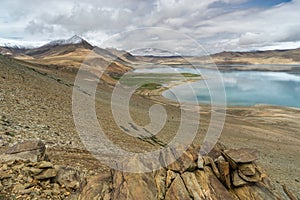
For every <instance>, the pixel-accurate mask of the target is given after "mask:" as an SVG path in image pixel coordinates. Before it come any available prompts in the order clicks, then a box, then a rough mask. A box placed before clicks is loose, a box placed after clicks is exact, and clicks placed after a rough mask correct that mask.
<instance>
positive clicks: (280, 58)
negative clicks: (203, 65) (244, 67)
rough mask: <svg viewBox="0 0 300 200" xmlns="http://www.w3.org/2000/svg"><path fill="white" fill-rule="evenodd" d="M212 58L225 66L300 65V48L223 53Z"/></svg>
mask: <svg viewBox="0 0 300 200" xmlns="http://www.w3.org/2000/svg"><path fill="white" fill-rule="evenodd" d="M211 57H212V58H213V59H214V60H215V61H216V62H217V63H223V64H235V63H241V64H299V63H300V48H298V49H289V50H270V51H253V52H221V53H217V54H214V55H211Z"/></svg>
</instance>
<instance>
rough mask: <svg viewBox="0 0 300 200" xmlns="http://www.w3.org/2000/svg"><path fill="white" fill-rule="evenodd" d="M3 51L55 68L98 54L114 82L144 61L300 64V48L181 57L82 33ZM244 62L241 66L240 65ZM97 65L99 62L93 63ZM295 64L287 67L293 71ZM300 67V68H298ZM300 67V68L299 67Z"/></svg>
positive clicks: (225, 66)
mask: <svg viewBox="0 0 300 200" xmlns="http://www.w3.org/2000/svg"><path fill="white" fill-rule="evenodd" d="M0 54H2V55H5V56H9V57H13V58H15V59H18V60H21V61H22V62H26V63H31V64H38V65H39V66H44V67H47V68H51V67H52V68H56V69H60V70H65V71H74V70H75V71H76V70H78V69H79V67H80V66H81V65H82V63H83V62H84V61H85V60H86V58H87V57H88V56H89V55H92V54H96V55H97V59H96V58H93V59H94V61H97V65H98V66H100V67H102V68H103V67H104V66H109V67H108V69H107V70H106V72H107V73H106V75H107V76H106V77H105V76H104V78H105V79H106V81H107V82H108V83H112V84H114V83H115V82H116V79H114V78H112V77H118V76H120V75H121V74H123V73H125V72H127V71H129V70H130V69H131V68H132V66H137V67H138V66H140V65H142V64H144V63H154V64H167V65H183V64H184V65H187V64H190V63H193V64H194V63H196V64H197V63H204V64H217V65H218V66H219V69H222V70H232V69H233V68H234V69H236V70H249V69H250V70H253V67H250V68H249V67H248V68H247V67H244V66H243V65H253V64H254V65H259V64H264V65H265V64H276V65H280V64H283V65H298V64H300V48H298V49H290V50H272V51H255V52H220V53H217V54H213V55H210V56H209V59H207V57H189V56H187V57H180V56H163V55H160V56H157V55H156V56H155V55H140V54H139V55H132V54H130V53H129V52H126V51H124V50H118V49H112V48H110V49H104V48H99V47H96V46H93V45H92V44H90V43H89V42H88V41H86V40H85V39H83V38H81V37H80V36H77V35H75V36H73V37H71V38H69V39H61V40H55V41H52V42H49V43H47V44H45V45H43V46H40V47H37V48H22V47H18V46H14V47H8V46H2V47H0ZM93 63H95V62H93ZM241 66H242V67H241ZM94 67H96V66H94ZM295 69H296V68H293V67H292V68H291V69H288V70H292V71H294V70H295ZM297 69H298V68H297ZM259 70H276V71H286V70H287V68H284V67H277V68H276V67H273V68H269V67H268V68H261V69H259ZM298 71H299V70H298Z"/></svg>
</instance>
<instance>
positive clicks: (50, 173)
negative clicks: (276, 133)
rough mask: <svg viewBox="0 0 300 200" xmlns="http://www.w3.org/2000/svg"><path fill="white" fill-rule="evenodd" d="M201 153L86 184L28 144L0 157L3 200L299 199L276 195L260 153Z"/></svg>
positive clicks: (217, 149)
mask: <svg viewBox="0 0 300 200" xmlns="http://www.w3.org/2000/svg"><path fill="white" fill-rule="evenodd" d="M199 149H200V148H199V147H194V146H193V147H190V148H188V149H187V150H186V151H185V152H184V154H183V155H182V156H181V157H180V159H179V160H177V161H176V162H174V163H172V164H170V165H168V166H167V167H166V168H162V169H160V170H158V171H155V172H153V173H125V172H122V171H116V170H112V171H111V173H107V174H101V175H97V176H93V177H90V178H89V179H86V177H84V176H83V175H82V173H80V171H78V170H75V169H73V168H71V167H66V166H59V165H54V164H53V163H51V162H50V160H49V158H48V156H47V154H46V147H45V145H44V144H43V143H42V142H41V141H25V142H22V143H18V144H16V145H14V146H12V147H10V148H9V149H7V150H6V151H5V152H4V153H3V154H2V155H0V161H1V162H0V199H80V200H91V199H105V200H109V199H116V200H122V199H139V200H140V199H166V200H167V199H169V200H171V199H172V200H173V199H178V200H185V199H186V200H191V199H199V200H200V199H203V200H218V199H226V200H230V199H249V200H265V199H292V200H294V199H296V197H295V196H294V195H293V194H292V193H291V192H290V191H289V190H288V189H287V188H286V187H285V186H283V188H284V191H285V194H284V195H282V194H280V193H279V192H277V191H276V190H275V189H274V187H273V186H272V185H271V181H270V180H269V178H268V176H267V175H266V173H265V172H264V171H263V170H262V169H261V167H260V166H258V165H257V164H256V163H255V160H256V159H257V152H256V151H255V150H251V149H228V150H226V149H225V148H224V146H222V145H219V144H218V145H216V146H215V148H214V149H213V151H212V152H210V153H209V155H208V156H205V157H202V158H199V159H198V152H199ZM170 156H174V149H171V148H170V149H169V153H168V154H166V155H162V159H161V160H162V162H164V161H166V160H167V159H169V158H170ZM132 161H135V160H134V158H132V160H131V161H130V162H132ZM126 162H127V161H126ZM126 162H124V164H126Z"/></svg>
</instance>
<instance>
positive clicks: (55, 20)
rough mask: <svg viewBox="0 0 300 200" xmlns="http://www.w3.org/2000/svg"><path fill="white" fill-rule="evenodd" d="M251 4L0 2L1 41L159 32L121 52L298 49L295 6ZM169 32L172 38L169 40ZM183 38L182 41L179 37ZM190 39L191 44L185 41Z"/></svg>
mask: <svg viewBox="0 0 300 200" xmlns="http://www.w3.org/2000/svg"><path fill="white" fill-rule="evenodd" d="M249 1H250V0H206V1H195V0H155V1H140V0H129V1H123V0H114V1H107V0H99V1H92V0H87V1H84V2H83V1H79V0H74V1H71V0H65V1H59V0H53V1H48V2H47V1H38V0H29V1H21V0H19V1H9V0H3V1H1V2H0V26H1V29H0V37H1V38H7V39H11V37H19V38H21V39H22V40H23V41H24V40H25V41H35V40H39V41H44V40H47V41H49V40H53V39H58V38H66V37H70V36H72V35H74V34H79V35H82V36H84V37H85V38H86V39H88V40H91V41H92V43H94V44H98V45H100V44H101V43H102V42H103V41H106V40H107V39H109V38H110V37H111V36H112V35H114V34H118V33H120V32H126V31H130V30H135V29H138V28H142V27H162V28H165V29H167V30H168V31H166V30H164V29H161V30H159V29H155V30H156V31H157V32H156V33H154V32H153V31H149V30H148V31H142V32H140V33H138V32H136V31H135V32H134V33H133V35H134V38H133V37H132V36H131V37H129V36H127V37H126V38H124V37H123V39H125V41H124V40H120V39H119V40H118V42H120V43H123V44H122V45H123V47H124V48H125V46H126V47H127V48H129V47H130V48H134V45H136V44H138V45H139V46H141V45H143V44H142V43H143V42H144V45H146V44H147V45H150V46H151V45H152V46H156V43H159V42H160V43H161V44H160V45H161V47H165V46H167V48H168V49H170V48H171V49H173V51H179V52H180V53H184V54H191V52H193V51H196V50H197V47H196V46H197V45H195V41H196V42H197V43H198V44H201V45H202V46H203V47H204V48H205V49H206V50H207V51H209V52H211V53H213V52H218V51H223V50H254V49H266V48H275V47H279V48H280V47H283V48H286V47H287V46H288V44H293V45H292V46H293V47H294V46H295V44H298V43H299V41H300V22H299V18H300V12H299V10H300V1H299V0H293V1H291V2H288V3H282V4H279V5H275V6H271V7H270V6H268V7H262V6H259V5H252V6H243V5H245V3H247V2H249ZM2 27H3V28H2ZM162 30H164V31H162ZM171 30H174V31H175V32H176V33H174V34H173V35H171V36H170V37H169V38H167V36H168V35H170V34H171V32H172V31H171ZM178 33H181V34H178ZM176 34H177V36H178V38H176V36H174V35H176ZM182 34H184V35H185V36H186V37H185V38H183V37H181V36H179V35H182ZM189 37H191V38H193V39H194V42H192V40H190V39H187V38H189ZM161 38H163V41H162V40H161ZM2 40H3V39H2ZM111 43H113V42H111ZM281 44H282V46H281ZM122 45H120V44H119V46H122Z"/></svg>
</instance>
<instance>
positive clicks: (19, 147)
mask: <svg viewBox="0 0 300 200" xmlns="http://www.w3.org/2000/svg"><path fill="white" fill-rule="evenodd" d="M9 160H29V161H31V162H39V161H42V160H48V157H47V155H46V147H45V144H44V143H43V142H42V141H40V140H32V141H25V142H21V143H18V144H16V145H14V146H12V147H10V148H9V149H7V150H6V151H5V152H4V153H3V154H2V155H0V161H9Z"/></svg>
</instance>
